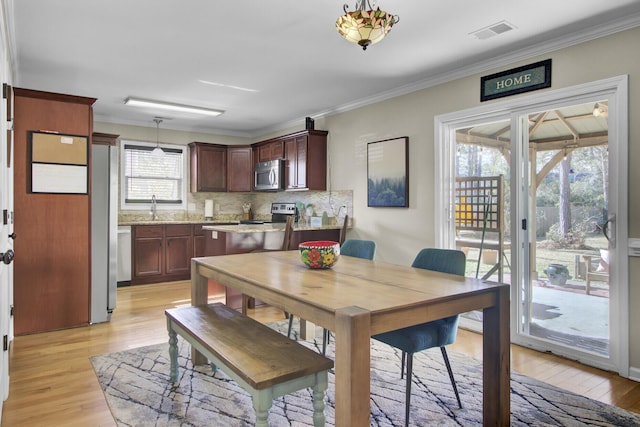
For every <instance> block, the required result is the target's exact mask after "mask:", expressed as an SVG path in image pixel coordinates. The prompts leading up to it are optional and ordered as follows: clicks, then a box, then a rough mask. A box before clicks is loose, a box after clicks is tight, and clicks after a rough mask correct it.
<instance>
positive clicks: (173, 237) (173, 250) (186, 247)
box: [164, 224, 193, 280]
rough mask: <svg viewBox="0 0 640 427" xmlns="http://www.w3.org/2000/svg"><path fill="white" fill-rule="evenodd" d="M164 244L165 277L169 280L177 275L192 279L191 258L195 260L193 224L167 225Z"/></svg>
mask: <svg viewBox="0 0 640 427" xmlns="http://www.w3.org/2000/svg"><path fill="white" fill-rule="evenodd" d="M164 242H165V270H164V273H165V276H168V280H169V279H170V278H171V277H173V276H175V275H178V276H180V277H184V276H187V277H190V276H191V258H193V226H192V225H191V224H180V225H165V230H164ZM174 280H179V279H174Z"/></svg>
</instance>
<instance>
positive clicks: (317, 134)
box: [253, 130, 329, 191]
mask: <svg viewBox="0 0 640 427" xmlns="http://www.w3.org/2000/svg"><path fill="white" fill-rule="evenodd" d="M328 133H329V132H327V131H325V130H304V131H300V132H295V133H291V134H288V135H283V136H279V137H277V138H272V139H269V140H266V141H261V142H258V143H256V144H254V145H253V147H254V155H257V157H258V158H257V160H256V161H258V162H263V161H266V160H273V159H281V158H284V159H285V162H286V163H285V169H286V172H285V190H318V191H326V189H327V134H328ZM274 147H279V148H274ZM267 154H269V155H271V156H272V157H269V158H268V157H267Z"/></svg>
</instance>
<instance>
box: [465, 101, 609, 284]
mask: <svg viewBox="0 0 640 427" xmlns="http://www.w3.org/2000/svg"><path fill="white" fill-rule="evenodd" d="M607 113H608V110H607V104H606V102H599V103H596V104H595V105H594V104H593V103H589V104H581V105H575V106H570V107H565V108H562V109H555V110H549V111H544V112H540V113H534V114H531V115H530V116H529V161H530V164H531V167H530V171H531V174H532V176H531V177H530V182H531V186H530V194H529V197H530V201H531V203H530V208H531V209H532V210H535V206H536V193H537V190H538V187H539V186H540V184H541V183H542V180H543V179H544V178H545V177H546V176H547V175H548V174H549V172H551V170H553V169H554V168H555V167H556V166H557V165H558V164H559V163H560V162H561V161H562V160H563V159H564V158H566V156H568V155H569V154H571V153H572V152H573V151H575V150H577V149H579V148H586V147H597V146H605V145H607V144H608V143H609V130H608V120H607V117H608V114H607ZM456 142H457V143H458V144H468V145H476V146H479V147H485V148H493V149H496V150H498V151H499V152H500V153H501V154H502V156H503V157H504V158H505V160H506V162H507V164H509V165H510V163H511V126H510V123H507V124H506V125H505V123H504V121H502V122H497V123H489V124H482V125H479V126H476V127H471V128H466V129H459V130H457V131H456ZM542 151H557V153H556V154H555V155H554V156H553V157H551V158H550V159H549V160H548V161H547V162H546V163H545V164H544V165H542V167H541V168H540V170H539V171H538V172H536V171H537V170H538V164H537V153H538V152H542ZM534 213H535V212H531V215H530V216H531V217H534ZM502 214H504V213H502ZM530 222H531V224H530V225H529V232H530V233H531V235H533V236H535V235H536V224H535V221H530ZM535 251H536V248H535V245H531V247H530V252H529V253H530V261H531V263H530V265H531V266H532V268H535V262H534V260H535V256H536V253H535ZM532 274H533V277H534V278H535V277H536V275H537V272H536V271H532Z"/></svg>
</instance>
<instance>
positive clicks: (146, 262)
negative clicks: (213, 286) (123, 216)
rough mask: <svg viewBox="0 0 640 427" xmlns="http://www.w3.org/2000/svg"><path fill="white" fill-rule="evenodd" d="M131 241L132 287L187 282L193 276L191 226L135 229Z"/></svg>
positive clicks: (153, 226)
mask: <svg viewBox="0 0 640 427" xmlns="http://www.w3.org/2000/svg"><path fill="white" fill-rule="evenodd" d="M132 241H133V247H132V249H133V253H132V264H133V269H132V277H131V284H132V285H140V284H144V283H156V282H168V281H173V280H187V279H189V277H190V276H191V258H193V253H194V243H193V226H192V225H191V224H176V225H173V224H172V225H161V224H159V225H137V226H133V227H132Z"/></svg>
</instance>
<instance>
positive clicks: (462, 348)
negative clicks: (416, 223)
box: [2, 282, 640, 427]
mask: <svg viewBox="0 0 640 427" xmlns="http://www.w3.org/2000/svg"><path fill="white" fill-rule="evenodd" d="M189 301H190V284H189V282H173V283H161V284H154V285H145V286H133V287H127V288H120V289H118V307H117V309H116V311H115V312H114V314H113V317H112V319H111V322H108V323H102V324H97V325H92V326H89V327H82V328H76V329H67V330H63V331H55V332H47V333H42V334H35V335H27V336H20V337H16V339H15V340H14V342H13V345H12V347H11V359H10V365H11V366H10V375H11V383H10V391H9V398H8V399H7V400H6V401H5V402H4V411H3V415H2V426H3V427H9V426H20V427H28V426H45V425H46V426H58V427H60V426H79V427H87V426H114V425H115V423H114V421H113V418H112V417H111V413H110V412H109V408H108V407H107V404H106V402H105V400H104V396H103V394H102V391H101V390H100V386H99V385H98V381H97V379H96V376H95V374H94V371H93V368H92V366H91V363H90V362H89V357H90V356H92V355H98V354H104V353H110V352H114V351H121V350H126V349H130V348H135V347H141V346H145V345H150V344H157V343H161V342H165V341H166V340H167V333H166V321H165V316H164V309H165V308H169V307H176V306H180V305H185V304H189ZM251 314H252V315H253V316H255V317H256V318H257V319H258V320H260V321H264V322H269V321H274V320H279V319H283V318H284V316H283V315H282V312H281V311H279V310H276V309H274V308H271V307H268V308H260V309H257V310H255V311H253V313H251ZM449 348H451V351H458V352H463V353H467V354H469V355H471V356H474V357H476V358H478V359H480V358H481V357H482V338H481V336H480V335H478V334H476V333H473V332H469V331H465V330H460V331H459V334H458V340H457V342H456V344H454V345H453V346H451V347H449ZM512 369H513V370H514V371H517V372H520V373H523V374H526V375H529V376H531V377H534V378H537V379H540V380H542V381H546V382H548V383H551V384H554V385H556V386H558V387H562V388H564V389H567V390H570V391H573V392H576V393H580V394H583V395H585V396H588V397H590V398H593V399H597V400H601V401H603V402H606V403H610V404H613V405H616V406H620V407H622V408H625V409H628V410H631V411H634V412H638V413H640V383H636V382H634V381H630V380H626V379H624V378H620V377H619V376H617V375H615V374H612V373H609V372H604V371H601V370H598V369H594V368H589V367H585V366H582V365H580V364H579V363H576V362H572V361H568V360H565V359H562V358H559V357H556V356H552V355H550V354H545V353H538V352H535V351H532V350H529V349H525V348H522V347H518V346H515V345H512Z"/></svg>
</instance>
